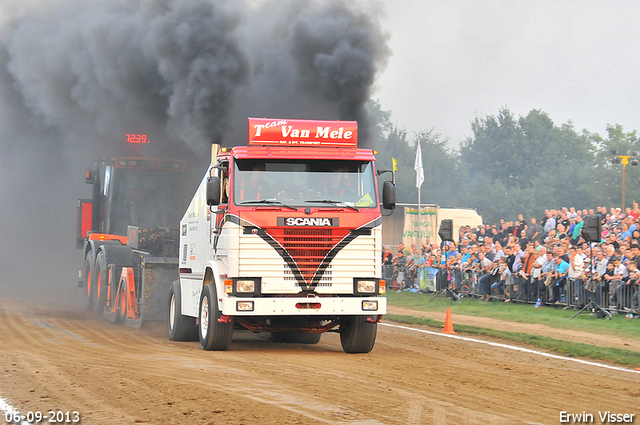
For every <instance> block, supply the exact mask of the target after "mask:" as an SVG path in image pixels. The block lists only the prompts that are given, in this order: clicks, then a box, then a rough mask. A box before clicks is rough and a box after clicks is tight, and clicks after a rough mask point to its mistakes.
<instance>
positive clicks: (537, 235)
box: [527, 217, 542, 241]
mask: <svg viewBox="0 0 640 425" xmlns="http://www.w3.org/2000/svg"><path fill="white" fill-rule="evenodd" d="M541 231H542V228H541V227H540V226H539V225H538V224H537V223H536V218H535V217H531V225H530V226H529V227H528V228H527V239H529V240H530V241H535V240H542V232H541Z"/></svg>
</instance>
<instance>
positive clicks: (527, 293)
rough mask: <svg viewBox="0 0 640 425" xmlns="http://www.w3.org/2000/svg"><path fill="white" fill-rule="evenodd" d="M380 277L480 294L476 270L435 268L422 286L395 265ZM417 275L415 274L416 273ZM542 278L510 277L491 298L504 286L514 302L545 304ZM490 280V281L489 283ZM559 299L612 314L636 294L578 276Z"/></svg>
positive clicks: (547, 292)
mask: <svg viewBox="0 0 640 425" xmlns="http://www.w3.org/2000/svg"><path fill="white" fill-rule="evenodd" d="M382 274H383V279H384V280H385V281H386V282H387V288H389V289H401V288H402V282H401V281H399V280H398V279H399V278H404V279H405V280H407V284H410V285H412V287H416V289H420V290H425V291H426V289H425V288H428V291H429V292H431V291H432V290H434V291H443V290H444V289H446V288H454V289H455V290H456V291H458V292H459V293H463V294H467V295H468V296H471V297H480V296H481V295H482V294H481V293H480V288H479V285H478V282H479V279H480V277H482V275H483V274H481V273H479V272H476V271H463V270H460V269H459V268H454V269H451V270H447V269H446V268H438V272H437V274H436V275H435V277H434V276H431V275H430V276H429V280H430V282H429V283H430V284H431V285H429V284H428V285H425V282H424V279H423V280H422V281H421V282H420V281H419V279H418V277H416V279H415V280H414V281H413V282H408V279H409V273H408V271H406V270H397V268H396V267H395V265H383V266H382ZM418 276H419V274H418ZM544 281H545V279H543V278H533V277H531V276H529V277H528V278H525V277H523V276H521V275H518V274H517V275H515V276H514V284H513V285H512V286H511V287H510V288H505V287H504V286H502V287H499V288H496V289H493V290H491V289H490V292H491V294H490V295H491V297H492V298H494V299H501V298H504V297H505V289H507V292H510V296H511V300H512V301H513V302H518V303H528V304H536V303H538V302H540V304H541V305H548V304H549V302H550V301H551V300H552V298H553V288H552V287H547V286H545V283H544ZM491 283H493V281H491V282H490V284H491ZM557 293H558V295H559V297H558V298H559V299H557V300H554V301H555V304H556V305H561V306H563V307H564V308H575V309H580V308H582V307H584V306H585V305H587V304H588V303H590V302H593V303H595V304H597V305H598V306H599V307H601V308H603V309H606V310H608V311H609V312H612V313H616V312H620V313H630V312H632V311H633V310H632V309H633V308H634V307H635V309H637V308H638V306H637V305H635V306H634V305H633V302H634V301H633V300H634V297H637V295H636V293H635V291H634V289H633V287H632V285H627V284H626V282H622V281H614V282H608V283H604V282H601V281H595V282H587V281H583V280H582V279H566V281H565V282H564V284H563V285H561V286H560V287H559V290H557Z"/></svg>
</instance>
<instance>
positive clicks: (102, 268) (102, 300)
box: [91, 251, 109, 311]
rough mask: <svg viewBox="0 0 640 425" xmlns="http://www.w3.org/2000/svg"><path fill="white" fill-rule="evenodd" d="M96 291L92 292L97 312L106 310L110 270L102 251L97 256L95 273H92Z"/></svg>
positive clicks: (94, 307)
mask: <svg viewBox="0 0 640 425" xmlns="http://www.w3.org/2000/svg"><path fill="white" fill-rule="evenodd" d="M92 275H93V276H92V277H93V285H94V290H93V291H92V293H91V295H92V297H93V298H92V304H93V309H94V310H95V311H102V310H104V306H105V305H106V304H107V290H108V288H109V269H108V268H107V260H106V259H105V256H104V252H102V251H100V252H99V253H98V255H97V256H96V262H95V267H94V272H93V273H92Z"/></svg>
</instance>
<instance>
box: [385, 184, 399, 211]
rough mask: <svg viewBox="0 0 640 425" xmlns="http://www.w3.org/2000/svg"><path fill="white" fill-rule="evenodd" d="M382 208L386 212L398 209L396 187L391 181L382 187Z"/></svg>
mask: <svg viewBox="0 0 640 425" xmlns="http://www.w3.org/2000/svg"><path fill="white" fill-rule="evenodd" d="M382 206H383V208H384V209H386V210H392V209H394V208H395V207H396V185H395V184H393V183H392V182H390V181H386V182H384V184H383V185H382Z"/></svg>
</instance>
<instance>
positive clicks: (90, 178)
mask: <svg viewBox="0 0 640 425" xmlns="http://www.w3.org/2000/svg"><path fill="white" fill-rule="evenodd" d="M95 181H96V174H95V172H94V171H92V170H86V171H85V173H84V182H85V183H87V184H93V183H94V182H95Z"/></svg>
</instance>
